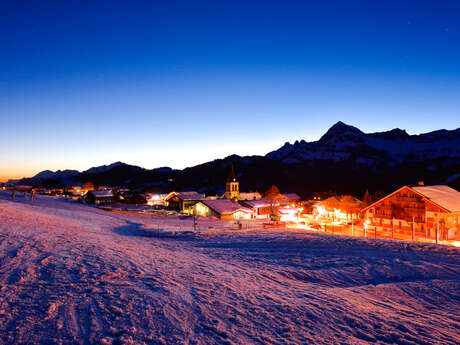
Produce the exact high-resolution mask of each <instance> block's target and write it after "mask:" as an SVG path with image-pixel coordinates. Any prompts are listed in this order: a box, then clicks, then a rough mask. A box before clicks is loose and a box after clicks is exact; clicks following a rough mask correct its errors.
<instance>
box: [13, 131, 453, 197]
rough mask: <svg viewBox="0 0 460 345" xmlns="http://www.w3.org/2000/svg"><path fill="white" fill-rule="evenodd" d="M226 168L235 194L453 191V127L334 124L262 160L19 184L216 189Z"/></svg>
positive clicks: (52, 175) (103, 170)
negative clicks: (421, 186) (413, 188)
mask: <svg viewBox="0 0 460 345" xmlns="http://www.w3.org/2000/svg"><path fill="white" fill-rule="evenodd" d="M232 164H233V165H234V168H235V171H236V173H237V176H238V178H239V180H240V185H241V188H240V189H241V190H245V191H254V190H259V191H264V190H265V189H267V188H268V187H269V186H271V185H273V184H275V185H277V186H278V187H279V188H280V190H281V191H283V192H297V193H299V194H301V195H302V196H304V197H307V196H309V195H311V194H312V193H314V192H327V191H331V192H336V193H347V194H352V195H355V196H358V197H361V196H362V194H363V193H364V191H365V190H366V189H369V190H370V191H376V190H382V191H385V192H389V191H391V190H393V189H395V188H398V187H400V186H401V185H404V184H409V185H411V184H417V183H418V181H424V182H425V183H426V184H449V185H450V186H452V187H454V188H457V189H459V187H460V128H459V129H456V130H444V129H442V130H438V131H434V132H429V133H425V134H419V135H409V134H408V133H407V132H406V131H405V130H401V129H398V128H397V129H393V130H390V131H386V132H377V133H364V132H362V131H361V130H360V129H358V128H356V127H353V126H350V125H347V124H345V123H343V122H338V123H336V124H335V125H333V126H332V127H331V128H330V129H329V130H328V131H327V132H326V133H325V134H324V135H323V136H322V137H321V138H320V139H319V140H318V141H313V142H306V141H304V140H300V141H296V142H295V143H293V144H290V143H286V144H284V145H283V146H282V147H281V148H279V149H278V150H275V151H272V152H270V153H268V154H267V155H265V156H244V157H241V156H237V155H232V156H229V157H226V158H224V159H217V160H214V161H211V162H207V163H204V164H200V165H196V166H194V167H190V168H186V169H183V170H173V169H171V168H167V167H165V168H157V169H153V170H149V169H144V168H141V167H138V166H132V165H128V164H125V163H122V162H116V163H113V164H111V165H107V166H105V165H104V166H100V167H95V168H91V169H89V170H86V171H83V172H78V171H76V170H64V171H61V170H59V171H56V172H52V171H49V170H46V171H43V172H41V173H39V174H37V175H36V176H34V177H32V178H26V179H22V180H20V181H19V183H21V184H33V185H43V186H57V185H64V184H65V185H73V184H82V183H85V182H93V183H95V184H99V185H108V186H127V187H131V188H136V189H140V190H155V191H164V192H166V191H169V190H171V189H175V190H192V189H193V190H198V191H201V192H206V193H209V194H214V193H220V192H222V191H223V189H224V182H225V178H226V176H227V175H228V173H229V171H230V167H231V165H232Z"/></svg>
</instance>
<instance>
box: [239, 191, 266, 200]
mask: <svg viewBox="0 0 460 345" xmlns="http://www.w3.org/2000/svg"><path fill="white" fill-rule="evenodd" d="M261 198H262V194H260V193H259V192H240V200H260V199H261Z"/></svg>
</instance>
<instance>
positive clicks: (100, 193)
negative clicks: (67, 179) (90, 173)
mask: <svg viewBox="0 0 460 345" xmlns="http://www.w3.org/2000/svg"><path fill="white" fill-rule="evenodd" d="M88 193H91V194H92V195H93V196H94V197H96V198H111V197H113V191H112V190H111V189H109V190H92V191H89V192H88Z"/></svg>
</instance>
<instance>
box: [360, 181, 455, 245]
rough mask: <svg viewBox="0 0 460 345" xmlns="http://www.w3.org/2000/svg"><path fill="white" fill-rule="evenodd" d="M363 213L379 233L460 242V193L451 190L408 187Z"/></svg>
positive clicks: (443, 187)
mask: <svg viewBox="0 0 460 345" xmlns="http://www.w3.org/2000/svg"><path fill="white" fill-rule="evenodd" d="M362 211H363V212H364V214H365V217H366V218H367V219H368V221H369V225H370V226H374V227H376V229H377V230H378V231H385V230H388V231H395V230H396V231H398V232H399V233H408V234H411V233H413V232H414V233H415V234H416V236H417V237H425V238H430V239H435V238H436V236H437V239H441V240H459V239H460V227H459V220H460V192H458V191H456V190H455V189H452V188H450V187H448V186H416V187H409V186H404V187H401V188H400V189H398V190H396V191H395V192H393V193H391V194H389V195H387V196H386V197H384V198H382V199H380V200H378V201H376V202H374V203H373V204H371V205H369V206H367V207H365V208H364V209H363V210H362Z"/></svg>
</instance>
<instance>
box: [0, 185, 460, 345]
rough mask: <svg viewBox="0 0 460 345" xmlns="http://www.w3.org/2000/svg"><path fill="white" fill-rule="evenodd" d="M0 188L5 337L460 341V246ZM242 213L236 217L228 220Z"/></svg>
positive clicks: (0, 309)
mask: <svg viewBox="0 0 460 345" xmlns="http://www.w3.org/2000/svg"><path fill="white" fill-rule="evenodd" d="M9 199H10V196H9V193H7V192H3V191H0V253H1V256H0V261H1V270H0V284H1V286H2V289H1V290H0V329H1V330H2V332H0V343H1V344H5V345H6V344H95V343H97V344H197V345H205V344H206V345H213V344H234V345H243V344H274V345H276V344H280V345H281V344H383V343H385V344H445V345H450V344H458V330H459V329H460V308H459V307H460V305H459V301H460V252H459V249H458V248H455V247H447V246H434V245H430V244H421V243H418V244H417V243H404V242H392V241H385V240H372V239H360V238H348V237H343V236H333V235H325V234H319V233H312V232H289V231H286V230H282V231H276V230H270V231H264V230H260V231H231V230H224V231H222V229H220V228H219V224H224V223H219V222H216V223H215V224H214V227H213V229H214V230H213V231H212V232H209V231H208V233H197V234H192V235H187V236H176V237H162V238H159V237H155V236H152V232H151V230H152V229H157V228H163V227H165V226H168V224H169V223H177V222H182V223H183V225H182V228H184V227H186V226H187V222H188V226H189V228H190V230H192V228H193V227H192V223H191V220H190V219H188V220H183V219H179V218H177V219H171V218H151V217H145V216H131V215H122V214H116V213H110V212H104V211H102V210H98V209H95V208H91V207H87V206H83V205H79V204H78V203H76V202H75V203H73V202H70V201H68V200H64V199H54V198H51V197H46V196H40V195H39V196H37V198H36V199H35V200H34V201H33V202H31V201H30V200H24V197H22V196H20V195H19V196H18V197H17V198H16V200H15V201H14V202H13V201H10V200H9ZM228 223H231V222H228Z"/></svg>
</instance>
